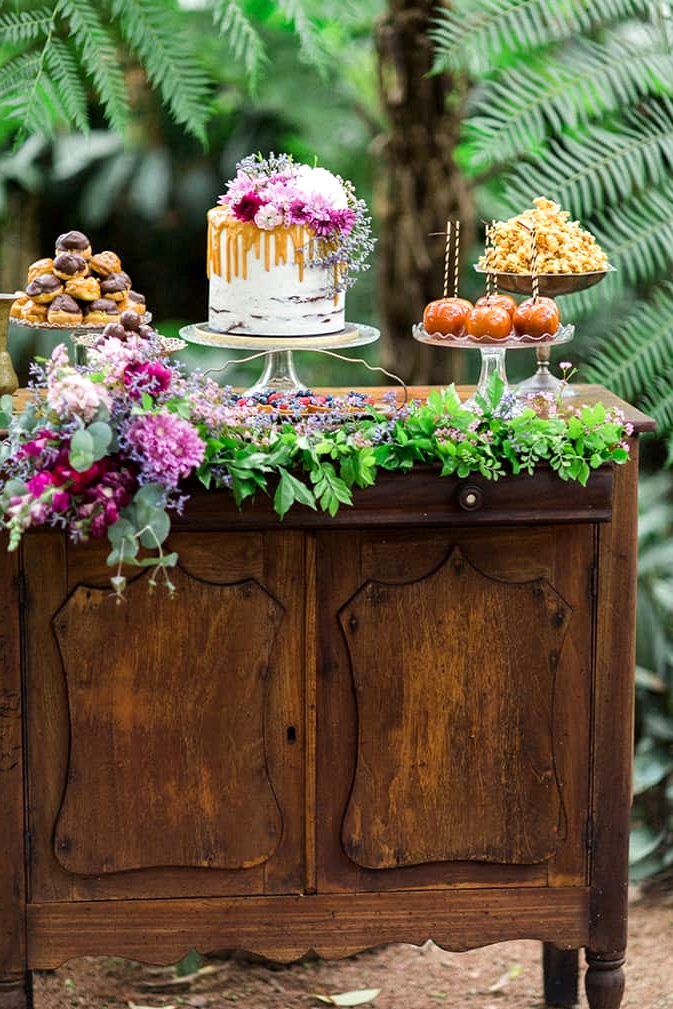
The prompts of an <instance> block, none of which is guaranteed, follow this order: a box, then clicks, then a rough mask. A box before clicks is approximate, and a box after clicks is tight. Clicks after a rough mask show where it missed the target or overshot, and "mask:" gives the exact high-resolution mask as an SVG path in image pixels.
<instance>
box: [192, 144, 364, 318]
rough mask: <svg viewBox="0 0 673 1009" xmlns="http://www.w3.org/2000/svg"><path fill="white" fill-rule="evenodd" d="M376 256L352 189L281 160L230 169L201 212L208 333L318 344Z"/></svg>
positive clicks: (341, 315)
mask: <svg viewBox="0 0 673 1009" xmlns="http://www.w3.org/2000/svg"><path fill="white" fill-rule="evenodd" d="M372 247H373V243H372V240H371V238H370V232H369V218H368V216H367V213H366V207H365V205H364V203H363V201H361V200H356V199H355V196H354V193H353V188H352V186H351V184H350V183H348V182H344V181H343V180H342V179H340V178H339V177H338V176H336V175H333V174H332V173H331V172H328V171H327V170H326V169H324V168H310V167H309V166H308V165H301V164H297V163H295V162H293V161H292V159H291V158H289V157H288V156H286V155H277V156H276V155H271V156H270V157H269V158H268V159H262V158H260V157H258V156H251V157H249V158H246V159H244V160H243V161H242V162H240V164H239V165H238V166H237V174H236V177H235V178H234V179H233V180H232V181H231V182H229V183H228V184H227V192H226V193H225V195H224V196H221V197H220V200H219V204H218V206H216V207H213V208H212V209H211V210H209V211H208V256H207V266H208V278H209V293H208V325H209V327H210V328H211V329H212V330H214V331H215V332H218V333H233V334H242V335H246V336H270V337H273V336H284V337H292V336H314V335H315V336H324V335H328V334H333V333H339V332H340V331H341V330H343V328H344V325H345V291H346V288H347V287H349V286H350V285H351V284H352V283H353V277H352V273H354V272H357V271H358V270H360V269H363V268H365V264H364V259H365V257H366V256H367V255H368V254H369V252H370V251H371V249H372Z"/></svg>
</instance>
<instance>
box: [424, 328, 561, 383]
mask: <svg viewBox="0 0 673 1009" xmlns="http://www.w3.org/2000/svg"><path fill="white" fill-rule="evenodd" d="M413 334H414V339H415V340H418V342H419V343H427V344H429V345H430V346H432V347H448V348H450V349H451V350H478V351H479V352H480V353H481V371H480V373H479V379H478V381H477V388H476V391H475V394H474V396H476V395H477V394H480V395H481V396H486V393H487V390H488V382H489V379H490V377H491V375H494V374H496V375H498V376H499V378H501V379H502V381H503V383H504V389H503V394H507V393H508V392H511V391H512V390H511V389H510V386H509V383H508V381H507V373H506V371H505V355H506V354H507V351H508V350H530V349H531V347H534V348H535V349H536V351H537V352H539V351H540V350H542V349H544V350H545V351H547V352H548V351H549V350H550V349H551V348H552V347H557V346H560V345H561V344H563V343H569V342H570V341H571V340H572V338H573V336H574V335H575V327H574V326H559V328H558V330H557V331H556V333H555V334H554V335H553V336H549V335H548V334H546V335H545V336H543V337H541V338H540V339H535V338H534V337H531V336H515V335H511V336H508V337H507V339H506V340H493V339H491V338H490V337H484V338H483V339H477V338H476V337H472V336H443V335H442V334H441V333H428V332H426V330H425V327H424V326H423V324H422V323H418V324H417V325H415V326H414V327H413ZM559 385H560V383H559ZM519 390H520V387H517V389H516V394H517V396H518V395H520V392H519ZM528 391H529V390H526V393H527V392H528ZM535 391H538V392H539V391H540V390H539V389H538V390H535ZM474 396H473V397H471V398H470V400H468V403H472V402H473V401H474Z"/></svg>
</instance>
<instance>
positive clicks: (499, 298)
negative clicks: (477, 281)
mask: <svg viewBox="0 0 673 1009" xmlns="http://www.w3.org/2000/svg"><path fill="white" fill-rule="evenodd" d="M474 305H475V308H476V307H477V306H481V305H497V306H498V308H504V309H505V311H507V312H509V314H510V316H512V315H514V312H515V310H516V306H517V302H516V298H513V297H512V295H511V294H482V296H481V298H477V300H476V301H475V303H474Z"/></svg>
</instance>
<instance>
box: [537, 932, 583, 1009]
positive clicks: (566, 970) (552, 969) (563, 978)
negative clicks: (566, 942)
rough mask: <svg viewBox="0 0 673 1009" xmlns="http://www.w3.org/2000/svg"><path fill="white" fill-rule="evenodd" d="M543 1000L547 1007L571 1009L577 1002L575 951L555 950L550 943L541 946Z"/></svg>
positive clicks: (576, 956)
mask: <svg viewBox="0 0 673 1009" xmlns="http://www.w3.org/2000/svg"><path fill="white" fill-rule="evenodd" d="M542 972H543V978H544V1000H545V1002H546V1004H547V1005H548V1006H550V1007H551V1006H555V1007H558V1009H572V1006H576V1005H577V1003H578V1002H579V993H578V985H579V956H578V951H577V950H576V949H557V948H556V946H554V945H553V944H552V943H550V942H545V943H543V946H542Z"/></svg>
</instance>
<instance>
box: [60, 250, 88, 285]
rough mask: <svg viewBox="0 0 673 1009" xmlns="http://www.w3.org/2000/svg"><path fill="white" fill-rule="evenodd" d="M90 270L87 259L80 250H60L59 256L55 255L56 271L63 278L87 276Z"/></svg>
mask: <svg viewBox="0 0 673 1009" xmlns="http://www.w3.org/2000/svg"><path fill="white" fill-rule="evenodd" d="M88 272H89V269H88V267H87V265H86V259H85V258H84V256H80V255H79V253H78V252H59V254H58V256H55V257H54V273H55V274H56V276H57V277H60V278H61V280H74V278H75V277H86V275H87V273H88Z"/></svg>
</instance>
